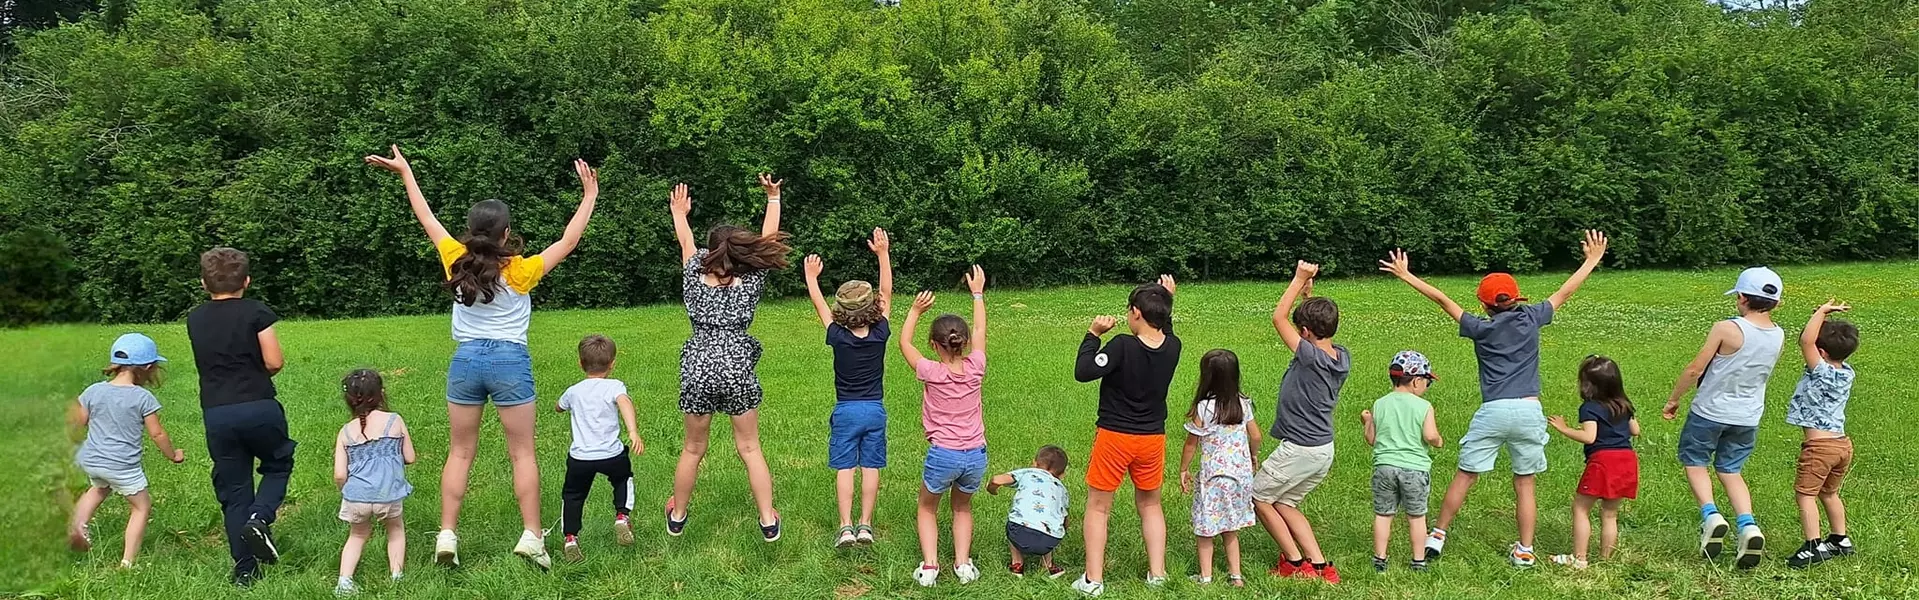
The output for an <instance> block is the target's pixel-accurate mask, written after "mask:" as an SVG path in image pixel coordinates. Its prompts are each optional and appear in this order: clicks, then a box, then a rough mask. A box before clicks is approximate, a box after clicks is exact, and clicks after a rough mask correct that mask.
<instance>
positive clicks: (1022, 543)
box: [1006, 521, 1060, 559]
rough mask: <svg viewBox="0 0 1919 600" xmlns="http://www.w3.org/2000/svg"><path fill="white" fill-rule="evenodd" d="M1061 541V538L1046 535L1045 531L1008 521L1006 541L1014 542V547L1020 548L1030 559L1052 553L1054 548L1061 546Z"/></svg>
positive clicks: (1022, 553)
mask: <svg viewBox="0 0 1919 600" xmlns="http://www.w3.org/2000/svg"><path fill="white" fill-rule="evenodd" d="M1059 542H1060V539H1059V538H1056V537H1053V536H1050V535H1046V532H1044V531H1040V530H1038V529H1034V528H1031V527H1027V526H1025V525H1021V524H1019V523H1014V522H1012V521H1007V522H1006V543H1009V544H1012V545H1013V549H1015V550H1019V553H1020V554H1021V555H1024V556H1025V557H1026V558H1028V559H1033V558H1038V557H1041V556H1046V555H1048V554H1052V553H1053V549H1055V548H1058V547H1059Z"/></svg>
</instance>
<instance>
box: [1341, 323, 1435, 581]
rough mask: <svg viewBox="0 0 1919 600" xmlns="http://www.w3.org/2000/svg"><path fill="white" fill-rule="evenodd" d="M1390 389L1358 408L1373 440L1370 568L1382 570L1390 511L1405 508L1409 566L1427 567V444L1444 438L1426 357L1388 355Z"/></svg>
mask: <svg viewBox="0 0 1919 600" xmlns="http://www.w3.org/2000/svg"><path fill="white" fill-rule="evenodd" d="M1387 373H1388V375H1390V376H1391V377H1392V380H1393V391H1392V393H1390V394H1386V395H1385V396H1381V397H1380V398H1379V399H1378V400H1374V401H1373V409H1372V410H1367V411H1361V412H1360V413H1359V418H1360V420H1361V421H1364V422H1365V424H1366V443H1368V444H1372V445H1373V570H1375V571H1379V572H1382V573H1383V572H1385V571H1386V564H1387V563H1386V546H1387V542H1388V540H1390V539H1391V538H1392V529H1393V515H1394V514H1395V513H1399V512H1404V513H1406V521H1407V525H1408V527H1407V529H1408V530H1409V531H1410V532H1411V535H1412V542H1413V562H1412V569H1413V570H1414V571H1424V570H1426V498H1427V497H1428V496H1430V495H1431V494H1432V473H1431V471H1432V468H1433V459H1432V457H1430V456H1428V455H1427V454H1426V446H1432V447H1434V448H1438V447H1439V446H1440V445H1441V444H1444V443H1445V438H1442V437H1440V435H1439V424H1438V423H1437V422H1435V421H1434V420H1433V405H1432V404H1431V403H1429V402H1427V401H1426V399H1425V398H1424V396H1425V395H1426V389H1427V388H1429V387H1431V386H1432V384H1433V382H1435V381H1438V380H1439V378H1438V377H1436V376H1434V375H1433V366H1432V364H1431V363H1429V362H1427V361H1426V356H1425V355H1423V354H1420V353H1418V352H1414V351H1412V350H1407V351H1405V352H1401V353H1399V354H1398V355H1396V356H1394V357H1393V363H1392V366H1390V367H1388V369H1387Z"/></svg>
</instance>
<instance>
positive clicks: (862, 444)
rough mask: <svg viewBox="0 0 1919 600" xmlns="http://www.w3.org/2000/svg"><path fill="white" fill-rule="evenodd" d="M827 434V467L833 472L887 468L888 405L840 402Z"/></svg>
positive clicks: (837, 404) (872, 402)
mask: <svg viewBox="0 0 1919 600" xmlns="http://www.w3.org/2000/svg"><path fill="white" fill-rule="evenodd" d="M828 427H830V431H829V432H828V433H827V435H826V466H828V467H832V468H833V469H834V470H843V469H853V468H862V469H880V468H885V467H886V404H885V403H883V402H880V401H878V400H841V401H839V402H838V403H836V404H834V405H833V418H832V420H831V421H829V424H828Z"/></svg>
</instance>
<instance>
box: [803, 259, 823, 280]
mask: <svg viewBox="0 0 1919 600" xmlns="http://www.w3.org/2000/svg"><path fill="white" fill-rule="evenodd" d="M823 268H825V266H824V265H821V264H820V255H818V254H808V255H806V278H807V279H809V280H811V279H819V278H820V270H821V269H823Z"/></svg>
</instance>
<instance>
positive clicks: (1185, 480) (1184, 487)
mask: <svg viewBox="0 0 1919 600" xmlns="http://www.w3.org/2000/svg"><path fill="white" fill-rule="evenodd" d="M1179 493H1181V494H1185V495H1188V496H1191V495H1193V474H1192V473H1191V472H1189V471H1185V470H1181V471H1180V472H1179Z"/></svg>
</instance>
